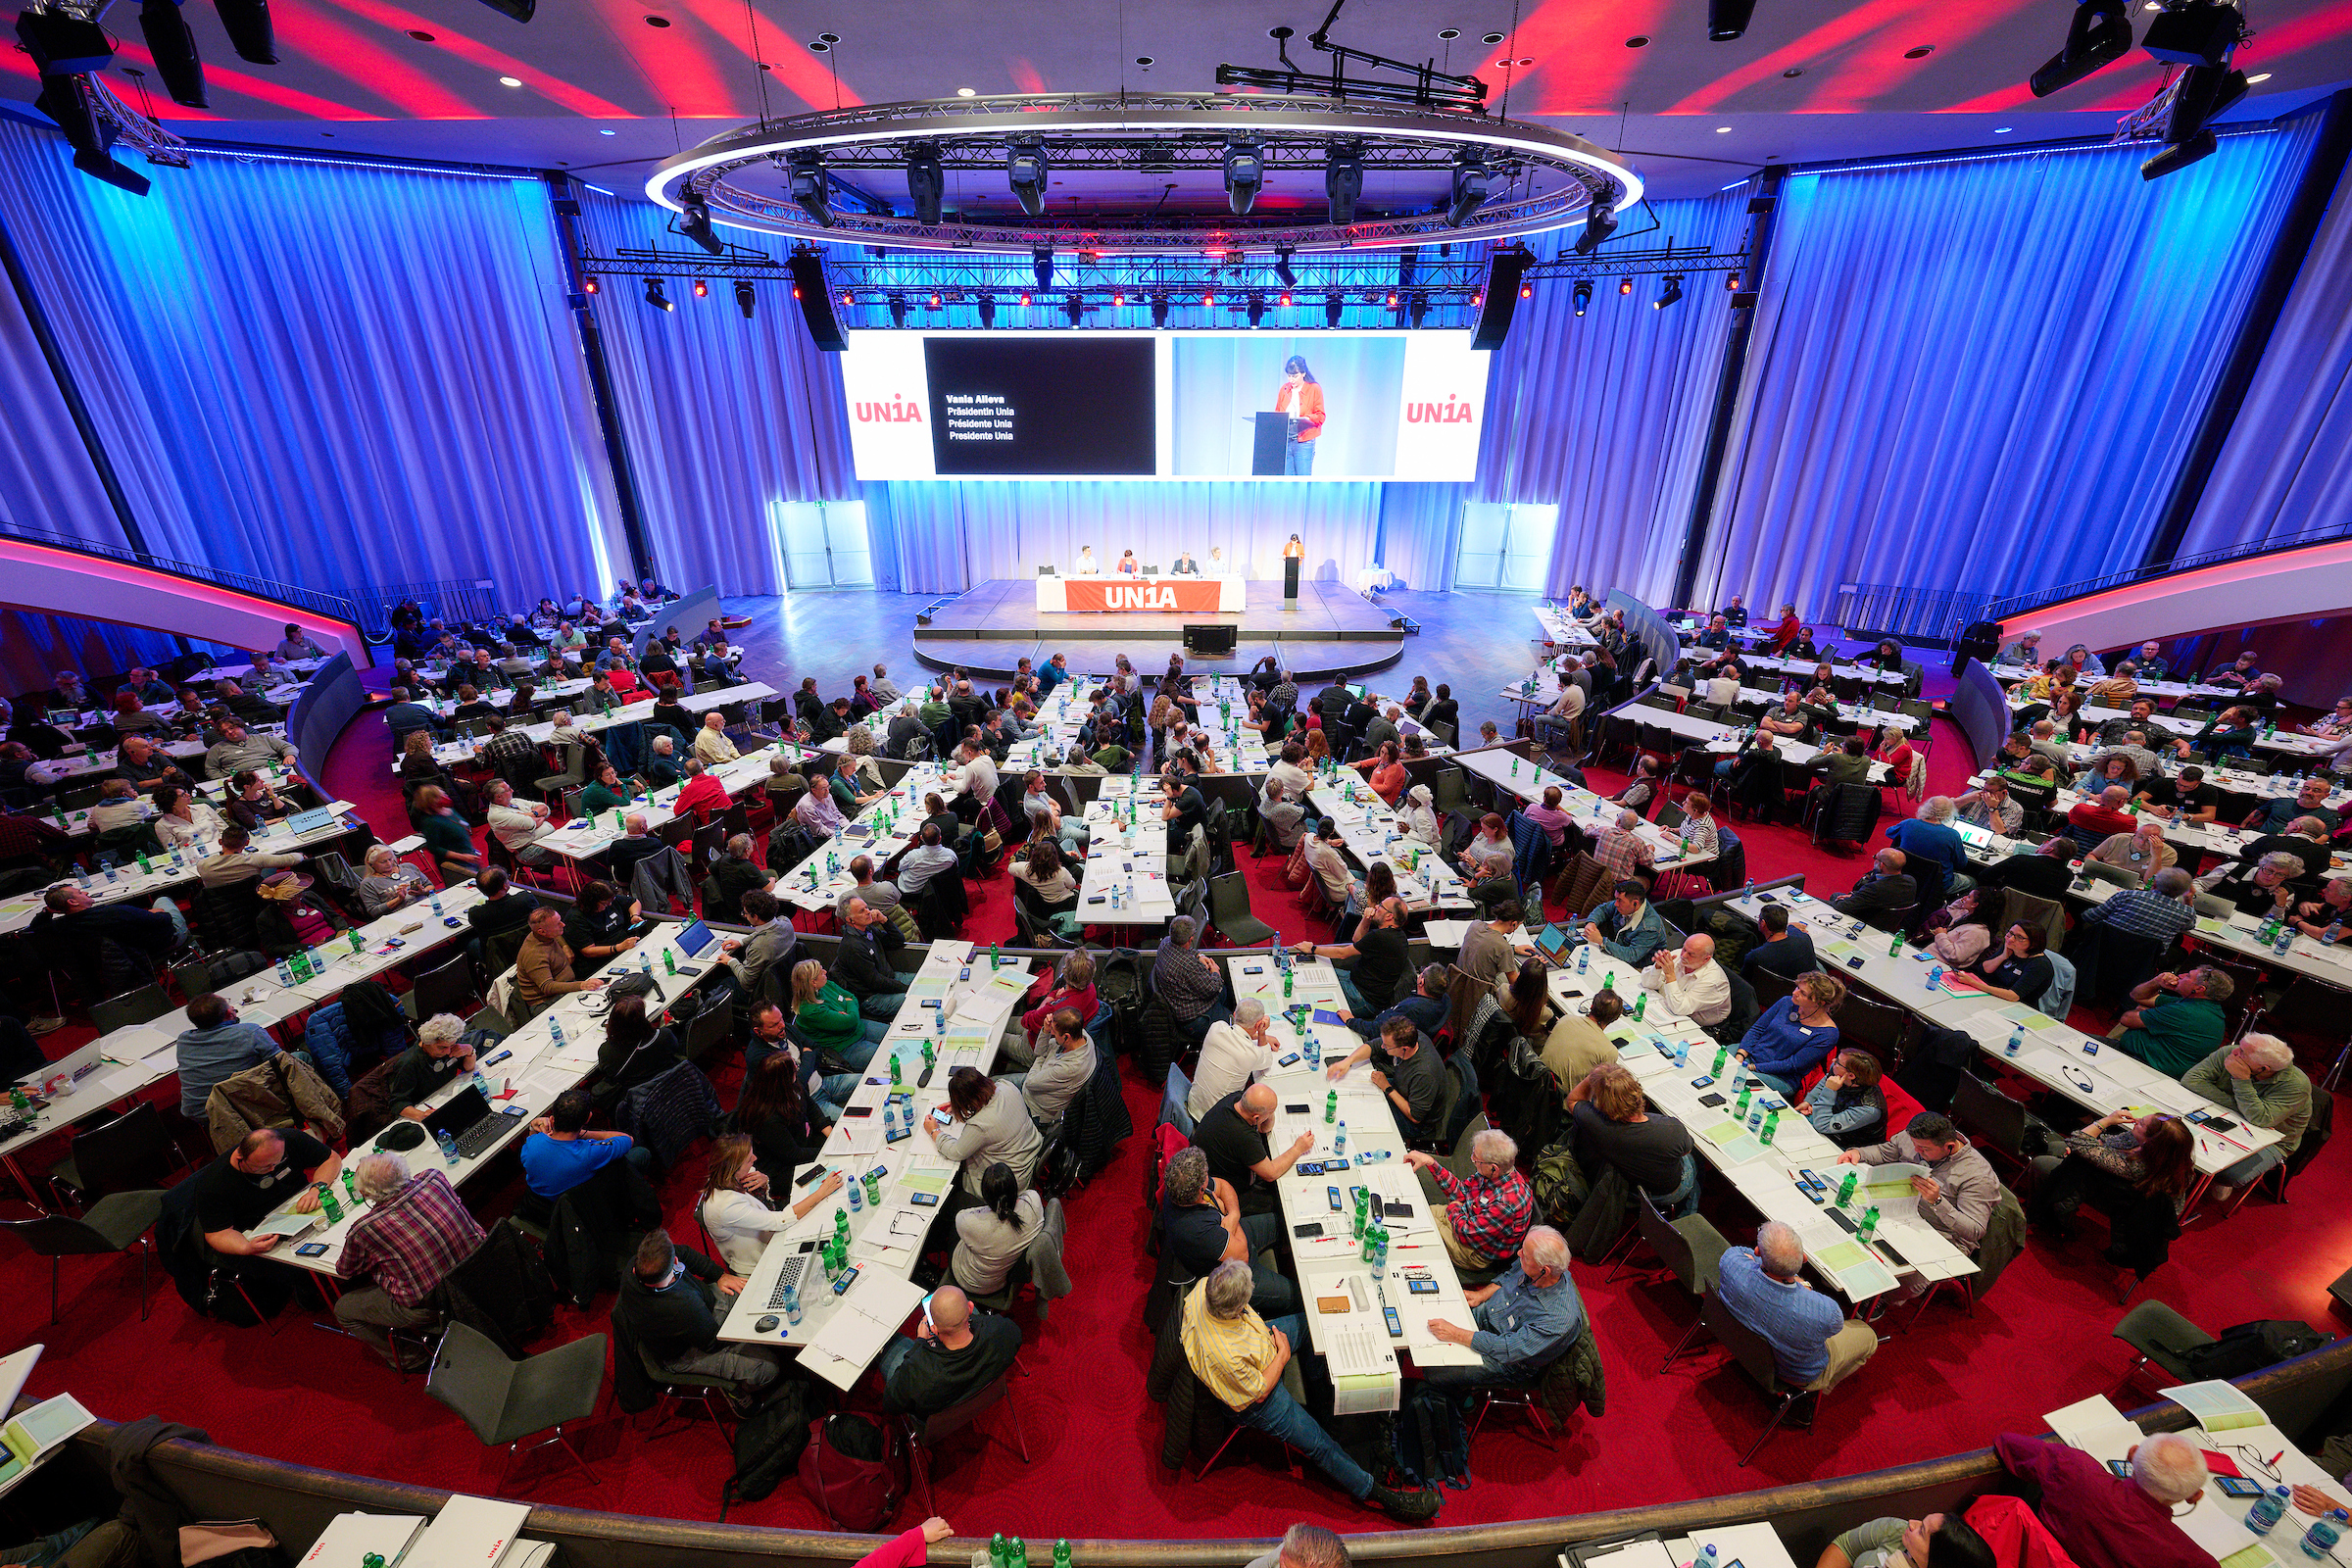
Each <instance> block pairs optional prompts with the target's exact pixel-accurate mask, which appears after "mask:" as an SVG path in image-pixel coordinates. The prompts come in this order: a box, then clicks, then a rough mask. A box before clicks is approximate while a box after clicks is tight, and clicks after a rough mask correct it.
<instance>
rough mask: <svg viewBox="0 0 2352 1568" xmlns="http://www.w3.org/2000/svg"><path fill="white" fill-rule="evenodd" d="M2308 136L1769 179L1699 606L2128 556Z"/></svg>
mask: <svg viewBox="0 0 2352 1568" xmlns="http://www.w3.org/2000/svg"><path fill="white" fill-rule="evenodd" d="M2316 134H2317V117H2316V116H2314V115H2310V114H2305V115H2301V116H2298V117H2296V118H2295V119H2294V120H2292V121H2290V122H2288V123H2285V125H2283V126H2282V127H2280V128H2277V129H2272V130H2267V131H2262V132H2256V133H2250V134H2245V135H2232V136H2227V137H2225V138H2224V139H2223V141H2222V144H2221V148H2220V150H2219V151H2218V152H2216V153H2215V154H2214V155H2213V156H2212V157H2210V158H2208V159H2206V160H2205V161H2203V162H2202V163H2199V164H2196V165H2193V166H2191V167H2190V168H2188V169H2186V170H2183V171H2181V172H2178V173H2174V174H2169V175H2167V176H2165V177H2164V178H2163V179H2160V180H2156V181H2153V182H2146V181H2143V180H2141V178H2140V176H2139V164H2140V161H2141V159H2142V158H2143V157H2144V156H2145V155H2146V152H2147V149H2146V148H2145V147H2119V148H2090V149H2078V150H2070V151H2063V152H2057V153H2051V154H2044V155H2040V156H2035V157H2015V158H1995V159H1972V160H1968V161H1955V162H1945V163H1931V164H1920V165H1910V166H1894V167H1881V168H1876V169H1867V170H1849V171H1843V172H1827V173H1820V174H1804V175H1799V176H1797V177H1795V178H1793V179H1791V180H1789V182H1788V183H1787V184H1785V185H1784V186H1783V187H1782V196H1781V209H1780V218H1781V222H1780V227H1779V229H1778V231H1777V232H1776V234H1775V237H1774V240H1773V257H1772V262H1771V266H1770V268H1769V269H1768V271H1767V277H1766V287H1765V291H1764V298H1763V300H1762V303H1761V305H1760V306H1759V309H1758V316H1757V320H1756V329H1755V339H1754V343H1753V345H1752V348H1751V351H1750V357H1749V360H1748V364H1747V370H1746V374H1745V376H1744V378H1743V385H1742V387H1741V389H1740V422H1739V424H1738V426H1737V429H1736V434H1735V439H1734V444H1733V447H1732V450H1731V451H1730V453H1729V454H1728V455H1727V460H1726V463H1727V466H1726V469H1725V472H1724V476H1723V483H1722V486H1721V488H1720V490H1719V491H1718V494H1717V502H1716V508H1715V515H1714V520H1713V531H1712V533H1711V534H1710V536H1709V539H1708V542H1707V548H1706V553H1705V557H1704V559H1703V561H1702V563H1701V567H1700V570H1699V572H1698V576H1697V581H1696V588H1697V594H1696V602H1697V603H1700V604H1715V603H1720V602H1721V601H1722V600H1723V598H1724V597H1725V596H1728V595H1730V594H1734V593H1742V594H1745V595H1746V596H1747V602H1748V603H1749V604H1750V605H1754V606H1757V607H1764V606H1777V605H1779V604H1781V603H1783V602H1785V601H1794V602H1795V604H1796V605H1797V607H1798V609H1799V613H1802V614H1804V615H1805V616H1807V617H1808V618H1811V619H1815V620H1821V619H1825V618H1827V617H1829V616H1830V615H1832V614H1833V613H1835V610H1836V605H1837V594H1838V585H1839V584H1841V583H1848V582H1853V583H1881V584H1907V585H1926V586H1933V587H1939V588H1969V589H1982V590H1986V591H1990V592H2020V591H2024V590H2028V589H2032V588H2036V587H2041V586H2048V585H2055V584H2059V583H2066V582H2072V581H2077V580H2080V579H2082V578H2084V577H2089V576H2094V575H2097V574H2099V573H2102V572H2107V571H2112V570H2115V569H2117V568H2118V567H2124V566H2130V565H2133V564H2137V562H2138V561H2139V558H2140V554H2141V552H2142V551H2143V549H2144V548H2145V547H2146V544H2147V541H2148V539H2149V538H2150V536H2151V534H2152V533H2153V530H2154V528H2155V526H2156V523H2157V520H2158V518H2159V516H2160V515H2161V514H2162V512H2163V509H2164V502H2165V497H2166V494H2167V492H2168V490H2169V489H2170V488H2171V485H2172V483H2173V479H2174V476H2175V475H2176V473H2177V472H2178V471H2179V466H2180V455H2181V453H2182V451H2183V450H2184V448H2185V446H2186V444H2187V442H2188V440H2189V438H2190V436H2191V434H2192V432H2193V431H2194V429H2195V427H2196V423H2197V420H2198V417H2199V416H2200V415H2201V413H2202V412H2203V410H2204V408H2205V406H2206V404H2207V402H2208V400H2209V399H2210V397H2211V395H2212V390H2213V384H2214V380H2215V377H2216V376H2217V374H2218V373H2219V371H2220V368H2221V365H2222V362H2223V360H2224V358H2225V357H2226V354H2227V351H2228V348H2229V343H2230V340H2231V338H2232V336H2233V334H2234V333H2235V331H2236V330H2237V327H2238V324H2239V322H2240V321H2241V320H2242V319H2243V317H2244V313H2245V309H2246V304H2247V300H2248V297H2249V295H2250V293H2251V291H2252V289H2253V287H2254V283H2255V279H2256V275H2257V274H2258V272H2259V271H2260V270H2261V266H2262V262H2263V259H2264V257H2265V255H2266V254H2267V250H2268V247H2269V245H2270V243H2271V240H2272V238H2273V236H2274V235H2275V234H2276V232H2277V230H2278V221H2279V219H2280V217H2281V216H2282V214H2283V212H2284V209H2285V207H2286V204H2287V202H2288V201H2289V200H2290V198H2291V196H2292V193H2293V190H2294V185H2295V181H2296V178H2297V177H2298V175H2299V174H2300V172H2301V171H2302V168H2303V166H2304V163H2305V161H2306V159H2307V158H2308V156H2309V154H2310V149H2311V146H2312V143H2313V141H2314V139H2315V137H2316Z"/></svg>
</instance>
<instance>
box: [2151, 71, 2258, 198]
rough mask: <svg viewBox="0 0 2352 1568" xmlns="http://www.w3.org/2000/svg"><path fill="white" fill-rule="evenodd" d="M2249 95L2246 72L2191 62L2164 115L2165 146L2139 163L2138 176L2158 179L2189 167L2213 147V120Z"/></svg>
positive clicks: (2181, 76)
mask: <svg viewBox="0 0 2352 1568" xmlns="http://www.w3.org/2000/svg"><path fill="white" fill-rule="evenodd" d="M2245 95H2246V73H2244V72H2242V71H2231V70H2229V69H2228V68H2227V67H2223V66H2191V67H2189V68H2188V69H2187V70H2186V71H2183V72H2182V73H2180V81H2179V82H2178V83H2177V84H2176V85H2175V86H2174V88H2173V104H2172V108H2171V109H2170V111H2168V112H2167V113H2166V115H2165V117H2164V147H2163V150H2162V151H2160V152H2158V153H2156V154H2155V155H2154V156H2153V157H2151V158H2149V159H2148V160H2147V162H2145V163H2143V164H2141V165H2140V166H2139V177H2140V178H2142V179H2158V178H2161V177H2162V176H2164V175H2166V174H2169V173H2171V172H2174V171H2175V170H2179V169H2186V168H2187V167H2188V166H2189V165H2191V164H2193V163H2195V162H2197V161H2198V160H2199V159H2202V158H2206V157H2209V156H2211V154H2212V152H2213V149H2214V135H2213V128H2212V121H2213V118H2214V117H2215V116H2216V115H2219V114H2220V113H2221V112H2222V111H2223V110H2225V109H2228V108H2229V106H2230V105H2231V104H2234V103H2236V102H2237V101H2238V100H2239V99H2240V98H2243V97H2244V96H2245Z"/></svg>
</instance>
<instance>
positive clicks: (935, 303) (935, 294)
mask: <svg viewBox="0 0 2352 1568" xmlns="http://www.w3.org/2000/svg"><path fill="white" fill-rule="evenodd" d="M945 303H946V301H944V300H942V299H941V298H940V297H939V290H937V289H933V290H932V291H931V297H930V298H929V299H926V300H924V301H923V308H924V309H926V310H932V311H936V310H938V309H939V308H940V306H941V305H943V304H945Z"/></svg>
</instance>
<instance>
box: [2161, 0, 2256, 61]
mask: <svg viewBox="0 0 2352 1568" xmlns="http://www.w3.org/2000/svg"><path fill="white" fill-rule="evenodd" d="M2245 27H2246V19H2245V15H2244V13H2242V12H2240V11H2239V10H2238V9H2237V7H2235V6H2226V5H2220V4H2217V3H2216V0H2173V3H2172V4H2170V5H2167V6H2166V7H2165V9H2164V10H2163V11H2162V12H2160V13H2159V14H2158V15H2157V16H2155V17H2154V18H2152V19H2150V21H2149V23H2148V30H2147V32H2146V34H2145V35H2143V36H2142V37H2141V39H2140V41H2139V46H2140V47H2141V48H2142V49H2145V50H2146V51H2147V52H2148V54H2149V55H2150V56H2151V57H2152V58H2154V59H2157V60H2161V61H2164V62H2165V63H2166V64H2168V65H2175V66H2220V65H2227V64H2228V63H2229V51H2231V50H2232V49H2235V48H2236V47H2237V44H2238V40H2239V39H2240V38H2241V37H2243V36H2244V34H2245Z"/></svg>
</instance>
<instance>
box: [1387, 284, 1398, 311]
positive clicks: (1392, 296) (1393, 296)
mask: <svg viewBox="0 0 2352 1568" xmlns="http://www.w3.org/2000/svg"><path fill="white" fill-rule="evenodd" d="M1396 308H1397V291H1396V290H1395V289H1391V290H1389V309H1390V310H1392V311H1393V310H1395V309H1396Z"/></svg>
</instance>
